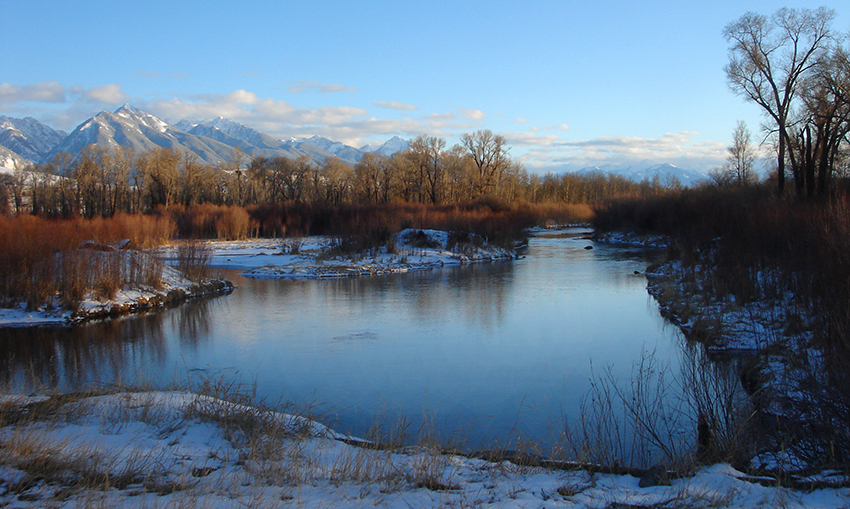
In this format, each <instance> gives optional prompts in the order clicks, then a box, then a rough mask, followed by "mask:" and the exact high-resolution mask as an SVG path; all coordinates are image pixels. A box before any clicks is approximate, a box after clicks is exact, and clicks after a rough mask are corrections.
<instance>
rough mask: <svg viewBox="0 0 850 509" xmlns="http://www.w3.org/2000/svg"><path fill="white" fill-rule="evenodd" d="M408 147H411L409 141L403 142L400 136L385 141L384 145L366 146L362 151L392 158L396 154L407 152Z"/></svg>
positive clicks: (361, 148)
mask: <svg viewBox="0 0 850 509" xmlns="http://www.w3.org/2000/svg"><path fill="white" fill-rule="evenodd" d="M408 146H410V143H408V141H407V140H403V139H401V138H399V137H398V136H393V137H392V138H390V139H389V140H387V141H385V142H384V143H383V144H382V145H364V146H362V147H360V150H361V151H363V152H376V153H378V154H383V155H385V156H387V157H390V156H391V155H393V154H395V153H396V152H401V151H403V150H407V147H408Z"/></svg>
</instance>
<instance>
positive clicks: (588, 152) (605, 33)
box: [0, 0, 850, 171]
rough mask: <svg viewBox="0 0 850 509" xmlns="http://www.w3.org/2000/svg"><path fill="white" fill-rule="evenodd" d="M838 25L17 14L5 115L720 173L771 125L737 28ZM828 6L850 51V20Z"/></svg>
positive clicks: (415, 9)
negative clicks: (466, 146)
mask: <svg viewBox="0 0 850 509" xmlns="http://www.w3.org/2000/svg"><path fill="white" fill-rule="evenodd" d="M820 5H823V4H821V3H818V2H798V3H796V4H793V5H792V4H784V3H782V2H778V1H760V0H752V1H749V2H745V3H741V2H740V1H739V0H716V1H710V2H709V1H695V2H681V1H663V0H662V1H656V2H652V3H649V2H634V1H598V2H580V3H579V2H569V1H564V0H561V1H536V0H527V1H522V2H520V1H512V2H503V1H501V0H490V1H487V2H483V1H465V0H452V1H442V0H436V1H431V2H400V1H394V2H384V1H365V2H345V1H331V0H314V1H311V2H292V1H289V2H279V1H277V2H273V1H254V2H241V1H240V2H235V1H227V0H225V1H217V2H194V1H188V0H187V1H184V2H173V1H168V2H165V1H159V0H149V1H145V2H137V1H125V2H111V1H106V0H104V1H89V0H75V1H73V2H69V1H67V0H63V1H61V2H54V1H40V0H28V1H25V2H24V1H14V0H2V1H0V19H2V20H3V27H2V30H0V47H2V48H3V49H2V52H0V115H7V116H10V117H16V118H23V117H27V116H31V117H34V118H36V119H37V120H40V121H42V122H44V123H46V124H48V125H50V126H52V127H54V128H57V129H64V130H66V131H69V132H70V131H71V130H73V129H74V128H75V127H76V126H77V125H79V124H80V123H81V122H83V121H85V120H86V119H88V118H90V117H92V116H94V115H95V114H97V113H98V112H100V111H101V110H104V109H107V110H115V109H117V108H118V107H120V106H121V105H122V104H124V103H129V104H131V105H133V106H135V107H137V108H139V109H141V110H144V111H146V112H148V113H151V114H153V115H156V116H158V117H160V118H162V119H163V120H166V121H168V122H172V123H173V122H177V121H179V120H181V119H183V118H194V119H198V120H203V119H209V118H215V117H217V116H223V117H226V118H229V119H231V120H234V121H237V122H240V123H243V124H245V125H248V126H250V127H253V128H255V129H257V130H259V131H262V132H264V133H267V134H271V135H273V136H275V137H278V138H282V139H288V138H290V137H307V136H312V135H316V134H317V135H321V136H324V137H326V138H329V139H332V140H336V141H342V142H343V143H346V144H349V145H352V146H355V147H360V146H362V145H365V144H370V143H372V144H376V143H377V144H379V143H382V142H383V141H386V140H387V139H388V138H390V137H392V136H396V135H397V136H400V137H402V138H406V139H411V138H414V137H416V136H419V135H423V134H424V135H428V136H439V137H442V138H445V139H446V140H447V142H448V144H449V145H452V144H454V143H457V142H459V139H460V136H461V135H462V134H464V133H470V132H474V131H477V130H480V129H489V130H491V131H493V132H494V133H497V134H501V135H503V136H504V137H505V138H506V139H507V141H508V145H509V146H510V147H511V152H510V154H511V156H512V157H514V158H515V159H517V160H519V161H521V162H522V163H523V164H524V165H525V167H526V168H527V169H529V170H530V171H549V170H553V169H559V168H560V169H563V168H572V169H576V168H581V167H585V166H595V165H603V164H621V163H624V162H628V161H639V160H643V159H650V160H653V161H656V162H659V163H661V162H666V163H672V164H675V165H677V166H682V167H690V168H696V169H700V170H708V169H711V168H713V167H716V166H719V165H721V164H722V163H723V160H724V158H725V155H726V154H725V147H726V146H727V145H728V144H729V143H730V142H731V136H732V131H733V129H734V128H735V124H736V122H737V121H738V120H743V121H745V122H746V123H747V125H748V127H749V128H750V130H751V131H753V133H754V135H755V134H757V133H758V132H759V129H760V124H761V122H762V121H763V117H762V115H761V112H760V110H759V109H758V107H757V106H755V105H754V104H752V103H748V102H746V101H745V100H744V99H743V98H741V97H739V96H737V95H735V94H734V93H733V92H732V91H731V90H730V89H729V87H728V86H727V84H726V78H725V74H724V71H723V66H724V65H725V64H726V62H727V61H728V45H727V43H726V41H725V40H724V39H723V36H722V30H723V27H724V26H726V25H727V24H728V23H730V22H732V21H735V20H736V19H738V18H739V17H740V16H741V15H743V14H744V13H745V12H746V11H753V12H757V13H760V14H771V13H773V12H775V11H776V10H778V9H779V8H781V7H784V6H789V7H807V8H817V7H819V6H820ZM826 6H827V7H831V8H835V9H836V10H837V11H838V16H837V18H836V20H835V22H834V23H833V28H834V29H835V30H836V31H838V32H841V33H847V32H848V31H850V9H844V11H846V12H841V10H840V9H839V8H838V6H835V5H828V4H827V5H826ZM754 138H757V139H761V138H760V137H759V136H754Z"/></svg>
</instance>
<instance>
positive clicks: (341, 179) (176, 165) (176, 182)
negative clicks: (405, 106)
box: [0, 130, 680, 218]
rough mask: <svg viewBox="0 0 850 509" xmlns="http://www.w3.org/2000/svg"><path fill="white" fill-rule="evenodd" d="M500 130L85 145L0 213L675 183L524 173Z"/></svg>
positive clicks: (6, 189) (71, 213) (426, 199)
mask: <svg viewBox="0 0 850 509" xmlns="http://www.w3.org/2000/svg"><path fill="white" fill-rule="evenodd" d="M509 151H510V147H509V146H508V145H507V143H506V141H505V138H504V137H503V136H500V135H497V134H493V133H492V132H491V131H489V130H482V131H476V132H474V133H468V134H465V135H463V137H462V138H461V142H460V143H459V144H457V145H455V146H453V147H451V148H446V140H445V139H442V138H438V137H434V136H419V137H417V138H415V139H414V140H412V141H411V142H410V144H409V147H408V148H407V149H406V150H404V151H401V152H398V153H396V154H394V155H392V156H389V157H388V156H384V155H382V154H379V153H367V154H365V155H364V156H363V158H362V159H361V160H360V161H359V162H358V163H357V164H354V165H351V164H348V163H346V162H345V161H342V160H341V159H339V158H336V157H331V158H328V159H326V160H325V161H324V162H323V163H322V164H315V163H314V162H312V161H311V160H310V159H309V158H307V157H306V156H305V157H301V158H298V159H290V158H286V157H280V156H278V157H264V156H258V157H252V156H250V155H249V154H246V153H244V152H243V151H242V150H241V149H238V148H237V149H234V150H233V152H232V154H231V157H230V161H228V162H226V163H223V164H220V165H208V164H201V163H199V162H198V160H197V158H196V157H195V156H194V155H193V154H187V153H181V152H178V151H176V150H173V149H169V148H157V149H154V150H151V151H147V152H143V153H134V152H133V151H132V150H131V149H129V148H127V147H117V148H115V149H112V150H105V149H103V148H100V147H97V146H95V145H90V146H88V147H86V148H85V149H83V151H82V152H81V153H80V154H79V155H77V156H76V157H74V156H72V155H71V154H67V153H63V154H58V155H57V156H56V157H55V158H54V159H53V160H52V161H51V162H50V163H47V164H40V165H32V166H29V167H26V168H18V169H16V171H15V172H14V173H12V174H10V175H2V176H0V212H2V213H5V214H11V215H21V214H33V215H37V216H40V217H47V218H74V217H85V218H92V217H98V216H100V217H111V216H113V215H115V214H117V213H130V214H135V213H150V212H153V211H154V210H156V209H158V208H161V207H165V208H168V207H171V206H175V205H182V206H186V207H190V206H194V205H200V204H213V205H237V206H243V207H245V206H250V205H259V204H268V203H290V202H291V203H306V204H321V205H330V206H337V205H343V204H346V205H347V204H367V205H371V204H387V203H422V204H434V205H440V204H453V203H465V202H469V201H473V200H478V199H482V198H496V199H499V200H504V201H508V202H514V201H527V202H531V203H549V202H563V203H591V204H592V203H598V202H601V201H603V200H606V199H610V198H614V197H618V196H646V195H654V194H658V193H663V192H665V191H666V190H668V189H671V188H672V189H676V188H678V187H680V184H679V182H678V181H676V180H675V179H673V180H669V181H665V182H661V181H660V180H659V179H654V180H645V181H643V182H640V183H636V182H633V181H630V180H628V179H626V178H623V177H619V176H613V175H603V174H589V175H577V174H570V173H565V174H547V175H538V174H534V173H529V172H528V171H526V170H525V168H523V166H522V165H521V164H520V163H519V162H517V161H515V160H513V159H512V158H511V157H510V155H509Z"/></svg>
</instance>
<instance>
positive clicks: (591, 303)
mask: <svg viewBox="0 0 850 509" xmlns="http://www.w3.org/2000/svg"><path fill="white" fill-rule="evenodd" d="M581 232H582V230H569V231H568V232H561V233H560V234H546V235H538V236H536V237H534V238H532V239H531V242H530V243H529V246H528V248H527V250H525V251H524V253H523V255H524V257H523V258H522V259H520V260H517V261H514V262H503V263H492V264H481V265H473V266H467V267H458V268H450V269H440V270H434V271H426V272H418V273H411V274H401V275H394V276H387V277H374V278H359V279H346V280H336V281H282V280H251V279H246V278H241V277H239V276H237V275H236V274H235V273H228V277H229V278H230V279H232V280H233V281H234V283H236V285H237V288H236V290H234V292H233V293H232V294H231V295H228V296H223V297H217V298H213V299H207V300H202V301H197V302H192V303H190V304H186V305H183V306H179V307H176V308H173V309H169V310H165V311H162V312H156V313H150V314H147V315H145V316H136V317H128V318H123V319H120V320H114V321H109V322H105V323H96V324H91V325H87V326H82V327H76V328H71V329H52V328H39V329H29V330H26V329H23V330H22V329H18V330H8V329H7V330H0V369H2V374H3V376H4V377H7V383H8V382H11V383H13V384H15V386H16V387H17V388H18V389H19V390H31V388H32V387H33V386H37V385H40V386H59V387H62V388H66V389H67V388H73V387H79V386H88V385H92V384H95V383H109V382H112V381H115V380H120V381H124V382H128V383H129V382H135V381H139V380H143V381H145V382H147V383H153V384H154V385H164V384H167V383H170V382H175V381H176V382H178V383H186V382H191V383H197V382H198V381H199V380H201V379H203V378H204V377H213V378H222V379H223V380H226V381H228V382H230V381H236V382H241V383H245V384H248V385H250V384H256V389H257V393H258V396H260V397H262V398H264V399H265V400H266V401H268V402H277V401H281V400H284V401H291V402H294V403H296V404H298V405H305V404H308V403H311V404H313V405H315V410H316V411H317V412H318V413H319V414H321V415H323V418H322V420H323V421H324V422H326V423H328V424H330V425H332V426H334V427H335V428H337V429H338V430H340V431H344V432H350V433H353V434H356V435H360V436H364V435H366V434H367V433H368V431H369V429H370V428H375V427H377V426H380V427H381V428H382V429H384V430H387V429H389V428H391V427H393V426H395V425H397V424H398V423H399V422H400V421H407V422H409V423H410V425H411V427H410V428H409V431H415V430H416V429H417V428H418V427H419V426H420V425H421V424H422V423H423V422H425V423H427V424H428V425H429V426H433V427H434V428H435V429H436V430H437V433H438V434H440V435H441V436H442V435H445V434H453V433H454V434H457V433H460V434H461V435H462V436H464V437H467V438H468V439H469V442H470V447H481V446H482V445H487V444H490V443H492V441H493V440H494V439H502V440H504V439H506V438H507V437H508V436H509V434H510V433H511V430H514V436H515V435H516V434H519V435H522V436H526V435H527V436H529V437H531V438H533V439H536V440H546V439H547V437H548V436H549V435H550V433H551V431H552V430H555V432H557V430H558V429H559V427H560V426H562V423H563V422H564V420H565V419H571V418H574V417H576V416H577V414H578V410H579V401H580V398H581V396H582V395H583V394H584V393H586V391H587V390H588V388H589V379H590V377H591V372H592V370H593V371H594V372H596V374H597V375H598V374H599V373H600V372H601V371H602V370H603V369H604V368H606V367H608V366H611V369H612V371H613V373H614V374H615V376H617V377H621V378H623V379H627V378H628V377H629V375H630V374H631V370H632V364H633V362H634V361H636V360H637V359H638V358H639V357H640V355H641V353H642V351H644V350H649V351H655V352H656V356H658V357H660V358H661V359H668V358H670V359H673V360H672V362H676V361H675V357H676V355H675V352H676V351H677V348H676V345H677V343H679V342H680V341H681V340H680V339H679V337H678V336H677V332H676V331H675V330H674V328H672V327H669V326H665V323H664V320H663V319H662V318H661V317H660V315H659V313H658V309H657V305H656V304H655V301H654V300H653V299H652V298H651V297H650V296H649V295H648V294H647V292H646V290H645V286H646V280H645V278H644V276H642V275H639V274H638V275H636V274H635V271H640V272H642V271H643V270H644V269H645V268H646V265H647V263H648V261H647V258H646V253H645V252H643V251H640V250H629V249H624V248H617V247H611V246H605V245H598V244H597V245H594V249H593V250H586V249H585V247H586V246H589V245H592V244H591V242H590V241H589V240H586V239H583V238H580V237H576V236H573V235H574V234H577V233H581ZM566 233H568V234H569V235H568V234H566Z"/></svg>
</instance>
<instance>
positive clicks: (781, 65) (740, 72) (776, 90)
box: [723, 7, 835, 193]
mask: <svg viewBox="0 0 850 509" xmlns="http://www.w3.org/2000/svg"><path fill="white" fill-rule="evenodd" d="M834 18H835V11H833V10H830V9H826V8H823V7H821V8H819V9H817V10H811V9H789V8H782V9H780V10H778V11H776V13H774V14H773V15H772V16H770V17H767V16H764V15H761V14H756V13H753V12H748V13H746V14H744V15H743V16H741V18H740V19H738V20H737V21H735V22H733V23H730V24H729V25H727V26H726V28H725V29H724V30H723V36H724V37H725V38H726V41H727V42H729V43H730V44H731V46H730V47H729V63H728V64H727V65H726V67H725V71H726V78H727V81H728V83H729V86H730V87H731V88H732V90H734V91H735V92H736V93H738V94H740V95H742V96H744V97H745V98H747V99H748V100H751V101H753V102H754V103H756V104H757V105H759V106H760V107H761V108H762V109H763V110H764V113H765V114H766V115H767V116H768V117H769V118H770V119H771V120H772V123H773V125H772V126H771V128H772V129H773V130H774V132H775V133H776V136H777V142H778V153H777V166H778V170H779V171H778V188H779V192H780V193H782V192H783V191H784V189H785V159H786V156H788V157H789V158H790V159H791V166H792V168H795V167H796V165H795V164H794V154H793V152H788V153H787V154H786V151H787V148H788V146H789V144H790V138H791V134H790V131H789V119H790V115H791V111H792V106H793V103H794V100H795V97H796V95H797V92H798V88H799V86H800V81H801V79H802V78H803V76H804V75H805V74H806V73H807V72H808V71H809V70H811V69H812V68H813V67H814V66H815V64H816V63H817V61H818V59H819V58H821V57H822V56H823V53H824V52H825V51H826V48H827V46H828V45H829V43H830V42H831V40H832V32H831V28H830V25H831V23H832V20H833V19H834Z"/></svg>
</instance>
